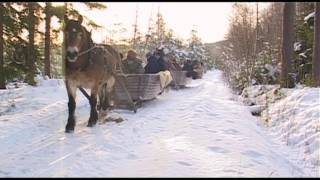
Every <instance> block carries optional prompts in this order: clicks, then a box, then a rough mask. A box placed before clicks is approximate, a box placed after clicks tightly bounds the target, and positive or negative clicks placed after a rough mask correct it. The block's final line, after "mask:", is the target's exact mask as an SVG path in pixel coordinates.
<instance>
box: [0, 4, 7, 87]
mask: <svg viewBox="0 0 320 180" xmlns="http://www.w3.org/2000/svg"><path fill="white" fill-rule="evenodd" d="M3 16H4V7H3V3H0V89H6V82H5V81H6V80H5V78H4V59H3V53H4V52H3V43H4V42H3Z"/></svg>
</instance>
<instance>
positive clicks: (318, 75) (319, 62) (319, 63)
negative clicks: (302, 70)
mask: <svg viewBox="0 0 320 180" xmlns="http://www.w3.org/2000/svg"><path fill="white" fill-rule="evenodd" d="M312 77H313V82H314V85H315V86H320V3H319V2H315V20H314V46H313V62H312Z"/></svg>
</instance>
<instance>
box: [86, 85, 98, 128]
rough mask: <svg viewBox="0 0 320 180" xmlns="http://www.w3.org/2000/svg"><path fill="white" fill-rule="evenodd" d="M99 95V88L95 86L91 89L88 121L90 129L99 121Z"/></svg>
mask: <svg viewBox="0 0 320 180" xmlns="http://www.w3.org/2000/svg"><path fill="white" fill-rule="evenodd" d="M97 93H98V87H97V86H95V87H94V88H92V89H91V96H90V106H91V110H90V117H89V121H88V125H87V126H88V127H92V126H94V125H95V124H96V123H97V120H98V112H97Z"/></svg>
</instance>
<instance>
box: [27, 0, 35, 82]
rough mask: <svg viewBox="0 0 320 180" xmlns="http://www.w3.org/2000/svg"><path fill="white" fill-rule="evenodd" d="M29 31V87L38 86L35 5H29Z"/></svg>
mask: <svg viewBox="0 0 320 180" xmlns="http://www.w3.org/2000/svg"><path fill="white" fill-rule="evenodd" d="M28 10H29V14H28V18H29V22H28V31H29V45H28V61H27V67H28V72H27V82H28V84H29V85H32V86H34V85H36V82H35V80H34V77H35V49H34V34H35V17H34V4H33V2H29V3H28Z"/></svg>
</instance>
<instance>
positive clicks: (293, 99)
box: [242, 85, 320, 176]
mask: <svg viewBox="0 0 320 180" xmlns="http://www.w3.org/2000/svg"><path fill="white" fill-rule="evenodd" d="M242 97H245V98H244V99H242V101H243V102H245V104H247V105H254V106H249V107H248V108H249V109H250V110H251V111H252V113H255V112H256V111H258V110H259V112H260V111H262V112H261V119H262V120H264V121H265V125H266V126H267V127H268V131H269V134H270V135H271V136H272V137H273V138H274V139H276V140H277V141H278V142H279V143H282V144H284V145H287V146H289V147H291V148H292V149H294V151H295V152H296V154H297V155H296V156H295V157H292V158H293V159H295V161H296V164H300V166H302V167H303V168H304V169H307V171H308V173H309V174H317V176H319V170H320V88H310V87H303V86H298V87H297V88H295V89H285V88H283V89H279V86H275V85H268V86H266V85H260V86H251V87H248V88H246V89H245V90H244V92H243V94H242ZM256 107H263V108H262V109H263V110H261V109H258V110H257V109H256Z"/></svg>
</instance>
